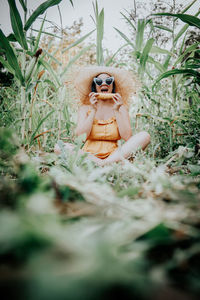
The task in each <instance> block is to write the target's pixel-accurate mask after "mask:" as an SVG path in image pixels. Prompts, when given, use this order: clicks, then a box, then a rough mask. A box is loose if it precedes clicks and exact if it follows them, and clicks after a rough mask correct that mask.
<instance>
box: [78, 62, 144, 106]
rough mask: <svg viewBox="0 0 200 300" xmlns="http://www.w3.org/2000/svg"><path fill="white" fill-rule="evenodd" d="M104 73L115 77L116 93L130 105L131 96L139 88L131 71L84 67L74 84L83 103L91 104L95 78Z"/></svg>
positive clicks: (104, 67) (103, 67)
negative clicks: (90, 99) (90, 98)
mask: <svg viewBox="0 0 200 300" xmlns="http://www.w3.org/2000/svg"><path fill="white" fill-rule="evenodd" d="M102 73H106V74H108V75H109V76H113V77H114V79H115V92H116V93H119V94H120V95H121V96H122V100H123V103H124V104H125V105H128V103H129V99H130V97H131V95H133V94H136V91H137V89H138V87H139V82H138V80H137V79H136V76H134V74H133V73H132V72H130V71H127V70H124V69H119V68H114V67H106V66H89V67H82V68H80V69H79V70H78V71H77V72H76V76H75V79H74V84H75V88H76V89H77V91H78V93H79V98H80V101H81V103H82V104H90V102H89V96H88V95H89V94H90V93H91V86H92V82H93V78H94V77H96V76H98V75H99V74H102Z"/></svg>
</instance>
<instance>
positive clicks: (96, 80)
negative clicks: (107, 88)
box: [95, 78, 103, 85]
mask: <svg viewBox="0 0 200 300" xmlns="http://www.w3.org/2000/svg"><path fill="white" fill-rule="evenodd" d="M95 83H96V84H97V85H102V83H103V80H102V79H101V78H95Z"/></svg>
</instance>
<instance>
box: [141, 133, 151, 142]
mask: <svg viewBox="0 0 200 300" xmlns="http://www.w3.org/2000/svg"><path fill="white" fill-rule="evenodd" d="M140 135H141V136H142V137H143V138H144V140H145V141H146V142H147V143H148V144H149V143H150V141H151V136H150V134H149V133H148V132H147V131H141V132H140Z"/></svg>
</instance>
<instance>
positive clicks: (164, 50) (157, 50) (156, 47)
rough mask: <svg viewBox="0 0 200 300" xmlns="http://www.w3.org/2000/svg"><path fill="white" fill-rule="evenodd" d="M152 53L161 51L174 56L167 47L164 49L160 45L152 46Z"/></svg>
mask: <svg viewBox="0 0 200 300" xmlns="http://www.w3.org/2000/svg"><path fill="white" fill-rule="evenodd" d="M150 52H151V53H156V54H157V53H161V54H168V55H171V56H174V54H173V53H172V52H170V51H168V50H166V49H162V48H160V47H158V46H152V48H151V51H150Z"/></svg>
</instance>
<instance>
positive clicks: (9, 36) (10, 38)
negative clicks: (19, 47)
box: [6, 33, 17, 42]
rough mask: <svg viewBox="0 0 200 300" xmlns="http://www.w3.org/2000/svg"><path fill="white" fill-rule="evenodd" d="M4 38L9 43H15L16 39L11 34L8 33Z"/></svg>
mask: <svg viewBox="0 0 200 300" xmlns="http://www.w3.org/2000/svg"><path fill="white" fill-rule="evenodd" d="M6 38H7V39H8V41H9V42H17V40H16V37H15V35H14V34H13V33H10V34H9V35H8V36H7V37H6Z"/></svg>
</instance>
